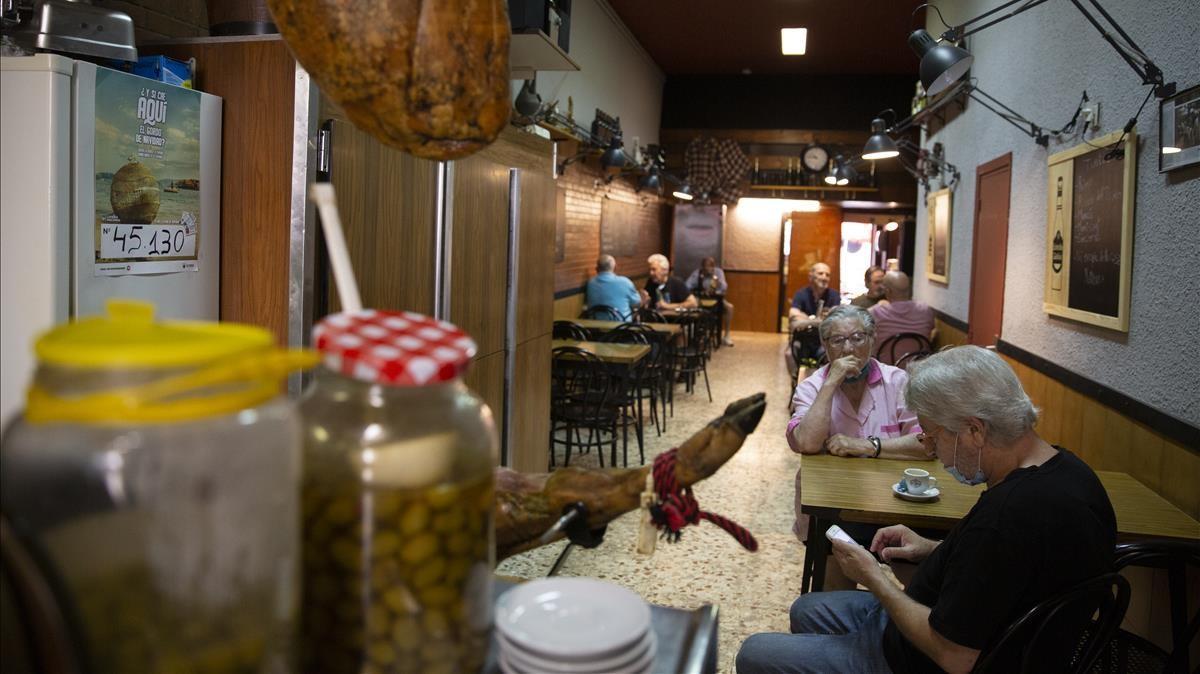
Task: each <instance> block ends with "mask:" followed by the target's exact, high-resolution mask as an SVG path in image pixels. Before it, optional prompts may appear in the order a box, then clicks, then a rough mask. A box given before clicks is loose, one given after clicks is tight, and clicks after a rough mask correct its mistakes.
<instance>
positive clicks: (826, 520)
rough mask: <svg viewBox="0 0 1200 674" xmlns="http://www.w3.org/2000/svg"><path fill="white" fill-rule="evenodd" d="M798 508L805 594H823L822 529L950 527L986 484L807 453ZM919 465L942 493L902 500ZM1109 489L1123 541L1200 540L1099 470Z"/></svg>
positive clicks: (1135, 489) (1156, 499)
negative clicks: (899, 486)
mask: <svg viewBox="0 0 1200 674" xmlns="http://www.w3.org/2000/svg"><path fill="white" fill-rule="evenodd" d="M800 465H801V470H800V511H801V512H803V513H805V514H808V515H811V516H812V518H813V521H812V524H811V525H810V526H809V530H808V531H809V536H808V554H807V555H805V560H804V578H803V580H802V581H801V591H809V590H815V591H819V590H821V589H822V587H823V585H824V580H825V562H826V558H827V557H828V555H829V541H828V539H826V538H825V529H827V528H828V527H829V525H830V524H833V523H834V522H835V521H838V520H844V521H848V522H866V523H872V524H881V525H890V524H905V525H908V526H910V527H925V528H930V529H946V530H948V529H950V528H951V527H952V526H954V524H955V523H956V522H958V521H959V520H960V519H962V518H963V516H965V515H966V514H967V512H968V511H969V510H970V509H971V507H972V506H973V505H975V502H976V501H978V500H979V495H980V494H982V493H983V491H984V487H983V486H982V485H980V486H977V487H968V486H966V485H964V484H961V483H959V482H958V481H957V480H955V479H954V478H953V477H951V476H950V474H949V473H947V472H946V470H945V469H944V468H942V464H941V463H940V462H938V461H911V460H889V459H846V458H842V457H838V456H830V455H828V454H816V455H806V456H804V457H803V458H802V459H801V460H800ZM911 467H920V468H924V469H925V470H928V471H929V472H930V473H931V474H933V475H934V476H935V477H937V486H938V489H939V490H940V491H941V496H940V497H939V498H938V500H936V501H933V502H930V503H912V502H909V501H902V500H900V499H899V498H897V497H896V496H895V495H893V494H892V485H893V484H895V483H897V482H899V481H900V474H901V473H902V472H903V471H904V469H905V468H911ZM1096 475H1097V476H1098V477H1099V478H1100V483H1101V484H1103V485H1104V489H1105V490H1106V491H1107V492H1108V498H1109V500H1110V501H1111V502H1112V506H1113V511H1114V512H1115V513H1116V516H1117V536H1118V539H1120V540H1140V539H1146V538H1175V539H1191V540H1200V522H1197V521H1196V520H1194V519H1192V518H1191V517H1188V515H1187V514H1186V513H1184V512H1183V511H1181V510H1180V509H1178V508H1176V507H1175V506H1173V505H1171V504H1170V503H1168V502H1167V501H1166V499H1164V498H1163V497H1161V496H1159V495H1158V494H1156V493H1154V492H1153V491H1151V490H1150V489H1149V488H1148V487H1146V486H1145V485H1143V484H1142V483H1140V482H1138V481H1137V480H1135V479H1133V478H1132V477H1130V476H1129V475H1126V474H1125V473H1117V472H1112V471H1096Z"/></svg>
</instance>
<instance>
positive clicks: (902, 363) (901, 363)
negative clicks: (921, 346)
mask: <svg viewBox="0 0 1200 674" xmlns="http://www.w3.org/2000/svg"><path fill="white" fill-rule="evenodd" d="M932 355H933V352H932V351H910V352H908V353H906V354H904V355H903V356H900V360H898V361H896V367H898V368H900V369H901V370H907V369H908V366H909V365H910V364H912V363H915V362H917V361H918V360H921V359H922V358H928V357H929V356H932Z"/></svg>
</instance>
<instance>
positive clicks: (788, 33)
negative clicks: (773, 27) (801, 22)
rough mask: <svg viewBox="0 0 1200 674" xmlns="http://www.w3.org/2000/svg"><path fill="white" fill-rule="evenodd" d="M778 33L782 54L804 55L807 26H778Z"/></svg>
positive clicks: (806, 42) (806, 47)
mask: <svg viewBox="0 0 1200 674" xmlns="http://www.w3.org/2000/svg"><path fill="white" fill-rule="evenodd" d="M779 35H780V41H781V43H782V48H783V55H784V56H804V52H805V51H806V50H807V49H808V29H807V28H780V29H779Z"/></svg>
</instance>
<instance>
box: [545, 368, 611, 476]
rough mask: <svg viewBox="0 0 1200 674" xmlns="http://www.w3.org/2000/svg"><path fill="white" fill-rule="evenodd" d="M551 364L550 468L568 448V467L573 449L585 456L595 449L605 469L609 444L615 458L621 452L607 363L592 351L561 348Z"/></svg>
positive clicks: (601, 465)
mask: <svg viewBox="0 0 1200 674" xmlns="http://www.w3.org/2000/svg"><path fill="white" fill-rule="evenodd" d="M550 363H551V365H550V468H552V469H553V468H554V466H555V464H556V454H557V450H556V448H557V447H558V446H559V445H562V446H564V447H565V449H566V454H565V456H564V458H563V465H564V466H569V465H571V452H572V450H574V449H576V448H578V450H579V453H581V454H583V453H586V452H587V451H589V450H590V449H591V448H593V447H595V448H596V454H597V458H598V459H599V461H600V467H601V468H603V467H604V447H605V445H611V449H612V453H613V456H614V457H615V456H616V452H617V415H616V411H615V410H614V408H613V406H612V404H611V403H610V396H611V394H612V385H611V382H610V379H609V373H608V370H607V368H606V367H605V364H604V361H602V360H600V358H599V357H598V356H597V355H596V354H594V353H592V352H590V351H584V350H583V349H579V348H576V347H573V346H560V347H557V348H555V349H554V351H553V352H551V356H550ZM584 431H586V432H587V436H586V438H585V437H584V435H583V432H584ZM560 434H561V435H560Z"/></svg>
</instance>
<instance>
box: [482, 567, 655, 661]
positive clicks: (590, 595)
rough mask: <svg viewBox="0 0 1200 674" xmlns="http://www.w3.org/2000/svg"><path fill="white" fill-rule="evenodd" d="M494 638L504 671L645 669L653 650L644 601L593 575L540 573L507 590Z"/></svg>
mask: <svg viewBox="0 0 1200 674" xmlns="http://www.w3.org/2000/svg"><path fill="white" fill-rule="evenodd" d="M496 640H497V642H498V644H499V664H500V671H502V672H504V674H543V673H550V672H553V673H554V674H595V673H599V672H604V673H605V674H617V673H621V674H642V673H643V672H649V671H650V669H651V666H652V665H653V664H654V654H655V653H656V652H657V651H658V642H657V640H656V639H655V637H654V630H652V629H650V607H649V606H647V605H646V602H645V601H643V600H642V598H641V597H639V596H637V595H636V594H634V593H633V592H630V591H629V590H627V589H625V588H623V587H621V586H620V585H613V584H612V583H606V582H603V581H599V580H593V579H591V578H544V579H541V580H534V581H530V582H528V583H522V584H520V585H518V586H516V587H514V588H513V589H511V590H509V591H507V592H505V593H504V594H503V595H501V596H500V599H499V600H498V601H497V602H496Z"/></svg>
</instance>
